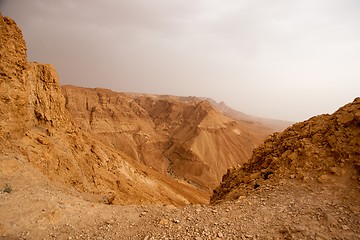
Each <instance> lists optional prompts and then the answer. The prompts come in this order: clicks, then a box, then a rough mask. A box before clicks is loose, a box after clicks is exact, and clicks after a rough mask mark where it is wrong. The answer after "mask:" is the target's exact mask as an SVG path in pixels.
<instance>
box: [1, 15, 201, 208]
mask: <svg viewBox="0 0 360 240" xmlns="http://www.w3.org/2000/svg"><path fill="white" fill-rule="evenodd" d="M0 28H1V29H0V30H1V35H0V36H1V45H0V54H1V58H0V59H1V60H0V61H1V62H0V63H1V64H0V76H1V78H0V84H1V88H0V97H1V101H0V111H1V115H0V123H1V125H0V134H1V135H0V137H1V143H0V150H1V153H8V154H11V153H12V152H14V153H16V154H17V157H18V158H19V159H25V160H26V161H28V162H30V163H31V164H33V165H34V166H36V167H37V168H38V169H39V170H40V171H41V172H42V173H43V174H44V175H46V176H48V177H49V178H50V179H52V180H54V181H56V182H61V183H64V184H66V185H67V186H70V187H74V188H75V189H77V190H79V191H82V192H87V193H91V194H94V196H96V197H97V198H98V199H100V200H101V199H102V200H103V201H104V202H114V203H142V202H147V203H172V204H176V205H179V204H180V205H182V204H188V203H191V202H202V203H203V202H206V201H207V199H206V196H207V194H206V193H205V192H204V191H201V190H198V189H195V188H194V187H192V186H190V185H189V184H187V183H180V182H179V181H176V180H173V179H171V178H169V177H166V176H164V175H162V174H159V173H158V172H156V171H154V170H152V169H150V168H148V167H146V166H145V165H143V164H141V163H139V162H136V161H133V160H132V159H131V158H129V157H128V156H126V154H124V153H123V152H121V151H119V150H118V149H116V148H114V147H112V146H110V145H108V144H106V143H104V142H101V141H100V140H97V138H96V137H94V136H92V135H91V134H89V133H87V132H85V131H83V130H81V129H79V128H78V127H76V126H75V125H74V124H73V123H72V121H71V120H70V115H68V114H67V110H66V109H65V98H64V96H63V95H62V93H61V89H60V86H59V79H58V76H57V74H56V71H55V69H54V67H53V66H51V65H44V64H38V63H28V62H27V60H26V45H25V42H24V40H23V38H22V34H21V31H20V29H19V28H18V27H17V26H16V24H15V22H14V21H13V20H11V19H9V18H3V17H0Z"/></svg>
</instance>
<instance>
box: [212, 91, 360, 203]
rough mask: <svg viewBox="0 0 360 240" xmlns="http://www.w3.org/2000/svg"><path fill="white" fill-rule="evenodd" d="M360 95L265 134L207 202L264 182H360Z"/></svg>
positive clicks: (229, 196)
mask: <svg viewBox="0 0 360 240" xmlns="http://www.w3.org/2000/svg"><path fill="white" fill-rule="evenodd" d="M359 177H360V98H356V99H355V100H354V101H353V102H352V103H349V104H347V105H345V106H344V107H342V108H340V109H339V110H338V111H336V112H335V113H334V114H331V115H327V114H325V115H320V116H316V117H313V118H311V119H309V120H308V121H305V122H301V123H297V124H294V125H293V126H292V127H290V128H288V129H286V130H285V131H284V132H282V133H275V134H272V135H271V136H270V137H268V138H267V139H266V140H265V142H264V143H263V144H262V145H261V146H259V147H258V148H257V149H256V150H255V151H254V153H253V155H252V157H251V158H250V160H249V163H247V164H245V165H244V166H242V167H241V168H237V169H229V170H228V172H227V174H225V175H224V176H223V181H222V183H221V184H220V186H218V187H217V188H216V189H215V190H214V194H213V196H212V198H211V201H212V202H213V203H214V202H218V201H221V200H224V199H227V200H229V199H236V198H238V197H239V196H241V195H245V194H246V193H247V192H249V191H253V190H254V189H257V188H259V187H261V186H266V185H268V184H277V183H279V182H280V183H281V181H282V179H294V180H299V181H300V182H306V183H308V184H311V182H312V181H317V182H321V183H331V184H335V183H336V182H348V183H349V184H350V183H351V182H352V181H353V182H355V183H354V185H355V186H356V185H357V186H358V181H360V178H359Z"/></svg>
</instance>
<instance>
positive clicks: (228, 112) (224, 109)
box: [206, 98, 294, 132]
mask: <svg viewBox="0 0 360 240" xmlns="http://www.w3.org/2000/svg"><path fill="white" fill-rule="evenodd" d="M206 100H207V101H209V103H210V104H211V105H212V106H214V108H216V109H217V110H218V111H220V112H221V113H223V114H224V115H225V116H227V117H230V118H232V119H236V120H238V121H241V122H247V123H252V124H260V125H263V126H266V127H268V128H270V129H272V130H275V131H277V132H281V131H284V130H285V129H286V128H287V127H289V126H291V125H292V124H294V123H293V122H289V121H282V120H277V119H267V118H260V117H255V116H251V115H248V114H245V113H243V112H240V111H236V110H235V109H233V108H231V107H229V106H227V105H226V104H225V103H224V102H220V103H218V102H216V101H214V100H212V99H209V98H206Z"/></svg>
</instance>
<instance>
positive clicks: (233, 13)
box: [0, 0, 360, 121]
mask: <svg viewBox="0 0 360 240" xmlns="http://www.w3.org/2000/svg"><path fill="white" fill-rule="evenodd" d="M0 7H1V12H2V14H3V15H5V16H10V17H12V18H13V19H15V21H16V22H17V23H18V25H20V27H21V29H22V31H23V34H24V37H25V40H26V42H27V48H28V57H29V59H30V61H37V62H42V63H52V64H54V65H55V67H56V69H57V71H58V74H59V76H60V82H61V84H73V85H77V86H83V87H103V88H111V89H113V90H114V91H121V92H143V93H156V94H171V95H184V96H202V97H210V98H213V99H214V100H217V101H225V103H227V104H228V105H229V106H231V107H233V108H235V109H237V110H240V111H242V112H245V113H248V114H252V115H256V116H262V117H268V118H277V119H284V120H294V121H302V120H305V119H307V118H309V117H311V116H313V115H318V114H321V113H331V112H333V111H335V110H336V109H337V108H339V107H340V106H342V105H344V104H346V103H348V102H350V101H352V100H353V99H354V98H355V97H357V96H360V1H359V0H301V1H300V0H192V1H190V0H172V1H171V0H128V1H124V0H102V1H98V0H31V1H30V0H0Z"/></svg>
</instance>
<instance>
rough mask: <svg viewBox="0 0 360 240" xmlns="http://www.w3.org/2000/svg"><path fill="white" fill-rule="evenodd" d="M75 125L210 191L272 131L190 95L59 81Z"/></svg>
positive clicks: (131, 156) (127, 153)
mask: <svg viewBox="0 0 360 240" xmlns="http://www.w3.org/2000/svg"><path fill="white" fill-rule="evenodd" d="M62 92H63V94H64V97H65V102H66V104H65V106H66V108H67V110H69V113H70V114H71V115H72V119H74V121H75V123H76V125H77V126H79V127H80V128H82V129H83V130H86V131H89V132H91V133H92V134H94V135H96V136H98V138H99V139H102V140H103V141H105V142H108V143H109V144H110V145H111V146H113V147H115V148H116V149H118V150H121V151H122V152H124V153H126V155H127V156H129V157H130V158H131V159H135V160H136V161H138V162H141V163H144V164H145V165H147V166H149V167H151V168H152V169H156V170H157V171H159V172H161V173H163V174H165V175H170V176H173V177H176V178H180V179H184V180H186V181H190V182H191V183H193V184H196V185H197V186H200V187H201V188H203V189H207V190H212V189H213V188H214V187H215V186H216V185H218V184H219V182H220V180H221V177H222V175H223V174H224V173H225V172H226V170H227V169H228V168H229V167H232V166H235V165H237V164H242V163H244V162H246V161H247V159H248V158H249V157H250V155H251V153H252V151H253V149H254V148H255V147H256V146H257V145H259V144H260V143H261V141H262V140H263V139H264V138H265V137H266V136H267V135H268V134H269V133H271V132H272V131H273V130H271V129H269V128H267V127H265V126H263V125H261V124H254V123H248V122H240V121H237V120H235V119H232V118H228V117H226V116H224V115H223V114H222V113H221V112H219V111H217V110H216V109H215V108H214V107H213V106H212V105H211V104H210V103H209V102H208V101H204V100H202V99H200V98H196V97H176V96H159V95H146V94H129V93H117V92H113V91H111V90H106V89H86V88H79V87H74V86H63V87H62Z"/></svg>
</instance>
